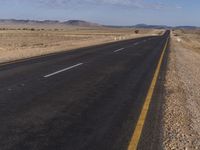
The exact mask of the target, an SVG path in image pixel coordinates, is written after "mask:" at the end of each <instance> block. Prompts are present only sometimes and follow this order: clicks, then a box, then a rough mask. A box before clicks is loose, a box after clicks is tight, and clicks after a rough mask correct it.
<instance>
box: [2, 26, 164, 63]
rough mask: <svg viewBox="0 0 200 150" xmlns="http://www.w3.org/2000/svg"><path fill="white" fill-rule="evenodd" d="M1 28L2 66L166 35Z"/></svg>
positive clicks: (113, 29) (101, 29)
mask: <svg viewBox="0 0 200 150" xmlns="http://www.w3.org/2000/svg"><path fill="white" fill-rule="evenodd" d="M8 27H9V29H5V27H1V26H0V63H2V62H9V61H13V60H18V59H23V58H29V57H34V56H39V55H45V54H49V53H55V52H60V51H66V50H72V49H76V48H80V47H86V46H91V45H97V44H102V43H108V42H113V41H119V40H125V39H130V38H137V37H142V36H148V35H159V34H162V31H160V30H144V29H143V30H139V33H138V34H136V33H135V30H136V29H130V28H125V29H121V28H103V27H99V28H98V27H94V28H87V27H52V26H51V27H50V28H45V27H20V26H17V27H16V26H14V27H11V26H8Z"/></svg>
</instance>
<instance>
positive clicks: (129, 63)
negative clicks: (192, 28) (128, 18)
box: [0, 31, 169, 150]
mask: <svg viewBox="0 0 200 150" xmlns="http://www.w3.org/2000/svg"><path fill="white" fill-rule="evenodd" d="M168 37H169V31H167V32H166V33H165V34H164V35H163V36H149V37H144V38H138V39H132V40H126V41H121V42H115V43H110V44H104V45H99V46H91V47H88V48H82V49H78V50H74V51H69V52H63V53H59V54H53V55H49V56H44V57H38V58H34V59H30V60H24V61H19V62H13V63H10V64H3V65H0V149H1V150H125V149H128V146H129V144H130V140H131V138H132V136H133V132H134V129H135V127H136V124H137V121H138V118H139V116H140V113H141V110H142V106H143V104H144V101H145V97H146V95H147V92H148V89H149V86H150V84H151V82H152V78H153V76H154V73H155V70H156V67H157V65H158V62H159V59H160V57H161V53H162V52H163V49H164V46H165V44H166V42H167V38H168ZM154 115H156V114H154ZM147 120H148V119H147ZM149 130H150V129H149ZM143 134H144V133H143ZM141 139H142V137H141ZM149 143H151V142H149Z"/></svg>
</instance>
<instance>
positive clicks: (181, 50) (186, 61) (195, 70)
mask: <svg viewBox="0 0 200 150" xmlns="http://www.w3.org/2000/svg"><path fill="white" fill-rule="evenodd" d="M171 39H172V41H171V52H170V56H169V64H168V71H167V75H166V83H165V89H166V90H165V92H166V93H165V104H164V105H163V112H162V113H163V120H162V129H163V130H162V133H161V134H162V135H161V137H162V147H163V149H166V150H173V149H176V150H179V149H180V150H182V149H183V150H184V149H185V150H189V149H191V150H193V149H198V150H199V149H200V54H199V53H197V52H195V51H193V50H192V49H186V48H185V47H184V43H182V42H181V40H180V39H177V37H174V36H172V38H171Z"/></svg>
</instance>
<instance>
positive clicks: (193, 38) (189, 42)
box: [173, 30, 200, 53]
mask: <svg viewBox="0 0 200 150" xmlns="http://www.w3.org/2000/svg"><path fill="white" fill-rule="evenodd" d="M173 34H174V35H175V37H176V40H177V41H178V42H179V43H180V44H181V45H182V46H183V47H185V48H188V49H191V50H193V51H196V52H198V53H200V30H175V31H174V32H173Z"/></svg>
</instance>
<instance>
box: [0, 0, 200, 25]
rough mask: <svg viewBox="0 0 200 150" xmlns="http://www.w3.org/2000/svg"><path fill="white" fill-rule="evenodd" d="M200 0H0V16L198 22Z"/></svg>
mask: <svg viewBox="0 0 200 150" xmlns="http://www.w3.org/2000/svg"><path fill="white" fill-rule="evenodd" d="M199 14H200V0H0V18H1V19H10V18H14V19H34V20H46V19H50V20H60V21H63V20H70V19H81V20H87V21H91V22H97V23H100V24H106V25H133V24H139V23H146V24H163V25H173V26H176V25H196V26H200V19H199Z"/></svg>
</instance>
